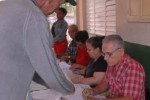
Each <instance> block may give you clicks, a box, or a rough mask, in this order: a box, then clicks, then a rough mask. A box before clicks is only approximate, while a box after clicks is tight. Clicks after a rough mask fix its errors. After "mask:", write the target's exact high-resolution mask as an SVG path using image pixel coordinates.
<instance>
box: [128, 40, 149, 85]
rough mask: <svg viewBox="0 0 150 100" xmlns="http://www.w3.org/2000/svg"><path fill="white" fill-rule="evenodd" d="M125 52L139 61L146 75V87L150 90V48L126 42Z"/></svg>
mask: <svg viewBox="0 0 150 100" xmlns="http://www.w3.org/2000/svg"><path fill="white" fill-rule="evenodd" d="M125 51H126V53H127V54H129V55H130V56H131V57H132V58H134V59H135V60H137V61H139V62H140V63H141V64H142V65H143V67H144V69H145V73H146V86H147V87H148V88H150V46H145V45H140V44H135V43H130V42H127V41H126V42H125Z"/></svg>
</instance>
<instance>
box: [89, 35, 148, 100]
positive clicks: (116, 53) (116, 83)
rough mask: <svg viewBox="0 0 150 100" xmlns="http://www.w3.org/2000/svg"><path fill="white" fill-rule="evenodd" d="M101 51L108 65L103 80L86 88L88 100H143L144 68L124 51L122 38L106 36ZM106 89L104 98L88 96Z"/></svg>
mask: <svg viewBox="0 0 150 100" xmlns="http://www.w3.org/2000/svg"><path fill="white" fill-rule="evenodd" d="M102 51H103V55H104V59H105V60H106V61H107V63H108V66H109V67H108V69H107V72H106V75H105V77H104V79H103V81H102V82H101V83H100V84H99V85H98V86H97V87H95V88H93V89H89V90H88V92H89V94H90V95H89V99H88V100H145V86H144V83H145V72H144V69H143V67H142V65H141V64H140V63H138V62H137V61H135V60H134V59H132V58H130V57H129V56H128V55H127V54H126V53H125V51H124V41H123V40H122V38H121V37H120V36H119V35H109V36H106V37H105V39H104V40H103V45H102ZM107 90H109V96H108V98H106V99H98V98H91V97H90V96H92V95H96V94H99V93H102V92H105V91H107Z"/></svg>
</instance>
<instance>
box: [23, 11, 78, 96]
mask: <svg viewBox="0 0 150 100" xmlns="http://www.w3.org/2000/svg"><path fill="white" fill-rule="evenodd" d="M26 20H27V21H26V24H25V25H24V37H23V42H24V48H25V50H26V52H27V55H28V57H27V58H29V60H30V62H31V64H32V66H33V68H34V70H35V71H36V72H37V73H38V74H39V75H40V77H41V78H42V79H43V80H44V81H45V82H46V83H47V85H48V86H49V88H53V89H56V90H57V91H59V92H61V93H63V94H68V93H70V92H73V91H74V90H75V89H74V86H73V84H71V83H70V82H69V81H68V80H67V78H66V77H65V75H64V74H63V72H62V70H61V69H60V67H59V66H58V64H57V62H56V61H57V60H56V55H55V54H54V52H53V50H52V35H51V34H49V32H50V31H49V28H48V23H47V21H46V19H45V16H44V15H43V14H42V13H40V14H39V13H35V14H34V13H30V14H29V15H28V18H27V19H26ZM49 35H50V36H49ZM49 37H50V39H49Z"/></svg>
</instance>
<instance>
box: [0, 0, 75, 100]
mask: <svg viewBox="0 0 150 100" xmlns="http://www.w3.org/2000/svg"><path fill="white" fill-rule="evenodd" d="M43 1H45V0H43ZM61 1H62V0H51V3H53V6H52V8H57V7H58V6H59V5H60V4H61ZM0 4H1V6H0V19H2V20H0V26H1V27H0V43H1V45H0V52H1V56H0V79H1V80H2V81H0V88H1V90H0V100H24V99H25V97H26V94H27V91H28V90H29V86H30V83H31V81H32V77H33V75H34V73H35V72H37V73H38V74H39V75H40V76H41V77H42V78H43V80H44V81H45V82H46V83H47V85H48V87H49V88H53V89H55V90H57V91H59V92H61V93H63V94H68V93H72V92H74V86H73V84H72V83H70V82H69V81H68V80H67V79H66V77H65V75H64V74H63V72H62V70H61V69H60V68H59V67H58V64H57V62H56V57H55V55H54V52H53V50H52V43H53V39H52V36H51V35H49V32H50V31H49V26H48V22H47V20H46V16H45V15H44V14H43V12H42V11H41V10H40V9H39V8H38V7H37V6H35V4H33V2H32V1H31V0H6V1H0ZM54 10H55V9H53V10H51V11H52V12H53V11H54Z"/></svg>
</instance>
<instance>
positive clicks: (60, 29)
mask: <svg viewBox="0 0 150 100" xmlns="http://www.w3.org/2000/svg"><path fill="white" fill-rule="evenodd" d="M67 29H68V24H67V22H66V21H64V20H62V21H61V22H60V23H56V25H55V35H56V36H55V37H54V42H58V41H59V42H60V41H63V40H64V39H66V32H67Z"/></svg>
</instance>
